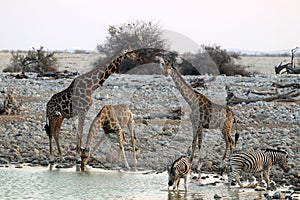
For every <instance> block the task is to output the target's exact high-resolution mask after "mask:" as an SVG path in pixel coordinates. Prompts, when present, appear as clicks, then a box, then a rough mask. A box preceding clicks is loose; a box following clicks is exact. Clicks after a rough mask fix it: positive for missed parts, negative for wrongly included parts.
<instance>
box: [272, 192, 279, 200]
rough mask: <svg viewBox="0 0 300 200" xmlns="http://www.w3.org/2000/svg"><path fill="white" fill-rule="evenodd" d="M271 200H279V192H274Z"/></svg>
mask: <svg viewBox="0 0 300 200" xmlns="http://www.w3.org/2000/svg"><path fill="white" fill-rule="evenodd" d="M272 199H281V193H280V192H278V191H277V192H275V193H274V194H273V195H272Z"/></svg>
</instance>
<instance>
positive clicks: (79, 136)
mask: <svg viewBox="0 0 300 200" xmlns="http://www.w3.org/2000/svg"><path fill="white" fill-rule="evenodd" d="M84 121H85V114H84V115H83V114H81V115H79V116H78V130H77V145H76V149H77V156H76V160H77V161H80V148H81V146H82V137H83V127H84Z"/></svg>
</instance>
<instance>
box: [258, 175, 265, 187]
mask: <svg viewBox="0 0 300 200" xmlns="http://www.w3.org/2000/svg"><path fill="white" fill-rule="evenodd" d="M263 180H264V172H260V180H259V185H260V186H263Z"/></svg>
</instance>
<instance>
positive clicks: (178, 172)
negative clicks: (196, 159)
mask: <svg viewBox="0 0 300 200" xmlns="http://www.w3.org/2000/svg"><path fill="white" fill-rule="evenodd" d="M190 172H191V164H190V163H189V161H188V159H187V158H186V157H184V156H181V157H180V158H178V159H176V160H175V161H174V162H173V163H172V164H171V165H170V166H168V174H169V182H168V186H169V187H170V186H172V185H174V186H173V190H175V188H176V187H177V191H178V186H179V182H180V178H184V188H185V191H187V190H188V183H187V181H188V176H189V174H190ZM169 187H168V189H169Z"/></svg>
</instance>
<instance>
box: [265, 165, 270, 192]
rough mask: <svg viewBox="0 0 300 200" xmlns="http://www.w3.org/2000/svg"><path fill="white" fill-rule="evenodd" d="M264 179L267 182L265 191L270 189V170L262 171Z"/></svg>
mask: <svg viewBox="0 0 300 200" xmlns="http://www.w3.org/2000/svg"><path fill="white" fill-rule="evenodd" d="M264 174H265V178H266V180H267V189H270V169H267V170H266V171H264Z"/></svg>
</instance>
